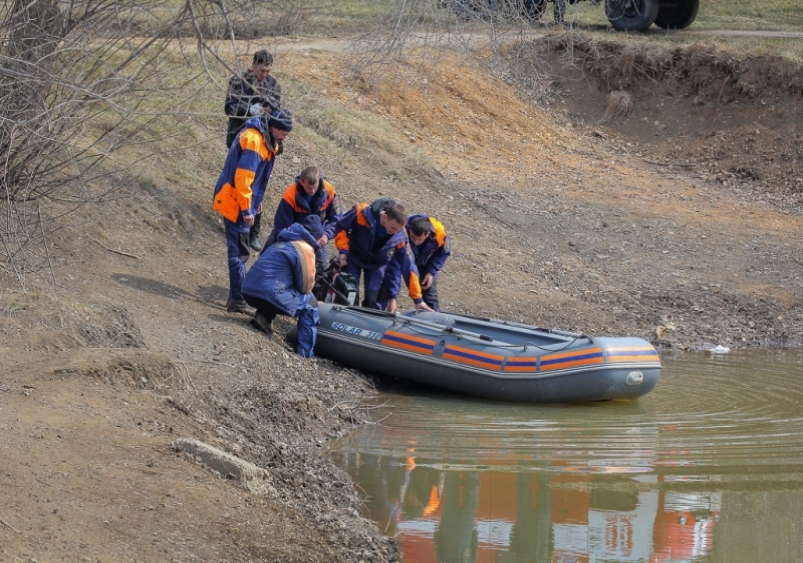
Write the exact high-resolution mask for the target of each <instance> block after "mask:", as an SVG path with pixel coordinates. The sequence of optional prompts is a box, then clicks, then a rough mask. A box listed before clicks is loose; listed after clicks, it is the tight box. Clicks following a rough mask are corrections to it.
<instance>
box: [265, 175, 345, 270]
mask: <svg viewBox="0 0 803 563" xmlns="http://www.w3.org/2000/svg"><path fill="white" fill-rule="evenodd" d="M310 215H318V216H319V217H320V218H321V222H322V224H323V235H322V236H321V238H320V240H319V241H318V246H319V249H318V252H317V253H316V254H315V262H316V268H317V271H318V273H319V274H320V273H322V272H323V271H324V269H326V262H327V252H326V244H327V243H328V242H329V240H331V239H333V238H334V235H335V225H336V224H337V220H338V219H340V215H341V209H340V199H339V198H338V196H337V192H336V191H335V187H334V186H333V185H332V184H330V183H329V182H328V181H327V180H326V179H324V177H323V176H321V175H320V174H319V173H318V169H317V168H315V167H314V166H307V167H306V168H304V170H302V171H301V174H299V175H298V176H296V178H295V180H294V181H293V183H292V184H290V186H289V187H288V188H287V190H285V192H284V195H283V196H282V200H281V201H280V202H279V206H278V207H277V209H276V215H275V216H274V218H273V231H272V232H271V234H270V236H269V237H268V241H267V242H266V243H265V247H268V246H270V245H271V244H273V243H274V242H275V241H276V236H277V235H278V234H279V232H281V231H282V230H284V229H286V228H287V227H289V226H290V225H292V224H293V223H301V222H303V221H304V219H306V218H307V217H309V216H310Z"/></svg>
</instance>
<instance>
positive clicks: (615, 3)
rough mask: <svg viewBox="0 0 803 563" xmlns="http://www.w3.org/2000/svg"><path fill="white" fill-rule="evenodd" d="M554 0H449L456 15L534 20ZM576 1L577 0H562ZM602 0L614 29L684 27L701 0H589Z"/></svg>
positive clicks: (690, 20)
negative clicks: (655, 26) (653, 26)
mask: <svg viewBox="0 0 803 563" xmlns="http://www.w3.org/2000/svg"><path fill="white" fill-rule="evenodd" d="M552 1H553V0H449V1H448V2H446V4H448V6H449V7H450V8H451V9H452V11H453V12H454V13H455V14H457V15H458V17H461V18H464V19H469V18H482V17H484V16H490V15H493V16H494V17H502V18H504V17H509V18H514V17H523V18H525V19H527V20H529V21H531V22H536V21H538V20H540V19H541V16H543V15H544V11H545V9H546V5H547V3H548V2H552ZM564 1H565V2H566V3H567V4H575V3H577V2H579V1H580V0H564ZM591 2H592V3H594V4H600V3H603V2H604V3H605V15H606V16H607V18H608V21H609V22H610V23H611V26H612V27H613V28H614V29H615V30H617V31H646V30H647V29H648V28H649V27H650V26H651V25H652V24H655V25H657V26H658V27H661V28H663V29H685V28H687V27H689V26H690V25H691V24H692V22H694V20H695V18H696V17H697V10H698V9H699V8H700V0H591Z"/></svg>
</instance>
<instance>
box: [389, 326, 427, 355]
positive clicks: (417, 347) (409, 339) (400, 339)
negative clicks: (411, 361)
mask: <svg viewBox="0 0 803 563" xmlns="http://www.w3.org/2000/svg"><path fill="white" fill-rule="evenodd" d="M382 344H384V345H385V346H391V347H393V348H400V349H402V350H409V351H410V352H418V353H419V354H426V355H427V356H431V355H432V351H433V350H434V348H435V344H436V343H435V341H434V340H428V339H426V338H419V337H418V336H410V335H409V334H404V333H401V332H395V331H392V330H388V331H386V332H385V334H384V336H382Z"/></svg>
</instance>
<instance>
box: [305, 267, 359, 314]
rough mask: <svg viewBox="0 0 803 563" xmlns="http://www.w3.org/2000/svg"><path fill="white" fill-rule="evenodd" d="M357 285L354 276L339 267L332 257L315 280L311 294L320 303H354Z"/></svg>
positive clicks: (351, 304)
mask: <svg viewBox="0 0 803 563" xmlns="http://www.w3.org/2000/svg"><path fill="white" fill-rule="evenodd" d="M357 293H358V287H357V283H356V281H355V280H354V276H352V275H351V274H349V273H348V272H345V271H343V270H341V269H340V266H339V265H338V263H337V259H333V260H332V262H331V263H330V264H329V267H328V268H327V269H326V270H325V271H324V273H323V274H321V275H320V276H318V278H317V279H316V280H315V286H314V287H313V288H312V294H313V295H314V296H315V299H317V300H318V301H319V302H321V303H334V304H335V305H350V306H353V305H355V303H356V301H357Z"/></svg>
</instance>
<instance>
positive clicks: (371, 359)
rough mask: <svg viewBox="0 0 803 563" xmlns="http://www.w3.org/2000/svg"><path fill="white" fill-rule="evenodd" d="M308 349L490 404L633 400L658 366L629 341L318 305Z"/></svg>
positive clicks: (646, 347)
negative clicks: (315, 334)
mask: <svg viewBox="0 0 803 563" xmlns="http://www.w3.org/2000/svg"><path fill="white" fill-rule="evenodd" d="M319 314H320V325H319V327H318V337H317V342H316V345H315V353H316V354H317V355H319V356H321V357H324V358H328V359H331V360H334V361H336V362H339V363H341V364H343V365H346V366H349V367H353V368H357V369H361V370H364V371H366V372H369V373H375V374H379V375H385V376H391V377H396V378H399V379H404V380H409V381H415V382H418V383H422V384H426V385H432V386H436V387H440V388H443V389H448V390H451V391H456V392H459V393H466V394H470V395H476V396H479V397H485V398H489V399H495V400H504V401H525V402H536V403H579V402H591V401H607V400H611V399H635V398H638V397H641V396H643V395H645V394H646V393H649V392H650V391H651V390H652V389H653V388H654V387H655V385H656V383H657V381H658V378H659V375H660V369H661V364H660V360H659V357H658V354H657V352H656V351H655V349H654V348H653V347H652V346H651V345H650V344H649V343H648V342H647V341H645V340H642V339H639V338H590V337H587V336H584V335H579V334H573V333H567V332H561V331H549V330H548V329H539V328H536V327H526V326H525V325H518V324H515V323H511V324H508V323H505V322H504V321H497V320H493V319H476V318H472V317H462V316H458V315H446V314H434V313H430V314H419V315H415V316H412V315H392V314H387V313H384V314H383V313H381V312H375V311H370V310H366V309H361V308H356V307H340V306H336V305H335V306H332V305H321V306H320V309H319Z"/></svg>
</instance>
